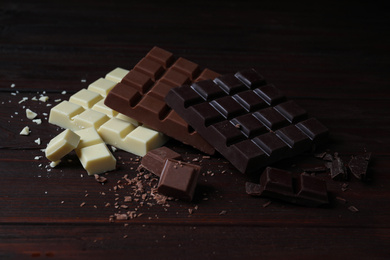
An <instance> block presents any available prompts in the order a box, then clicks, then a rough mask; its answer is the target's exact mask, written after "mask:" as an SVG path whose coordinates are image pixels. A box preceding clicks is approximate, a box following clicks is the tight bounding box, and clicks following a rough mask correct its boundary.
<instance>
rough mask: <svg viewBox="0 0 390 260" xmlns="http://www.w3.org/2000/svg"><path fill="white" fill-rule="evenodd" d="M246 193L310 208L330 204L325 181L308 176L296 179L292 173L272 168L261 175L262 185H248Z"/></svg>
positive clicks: (304, 175)
mask: <svg viewBox="0 0 390 260" xmlns="http://www.w3.org/2000/svg"><path fill="white" fill-rule="evenodd" d="M246 192H247V193H248V194H250V195H254V196H265V197H269V198H274V199H280V200H283V201H287V202H290V203H294V204H299V205H304V206H309V207H316V206H320V205H323V204H328V191H327V188H326V182H325V181H323V180H320V179H318V178H316V177H312V176H309V175H306V174H301V175H300V176H299V177H298V178H295V177H293V175H292V173H291V172H288V171H284V170H280V169H276V168H271V167H267V168H266V169H265V171H264V172H263V174H262V175H261V177H260V184H253V183H246Z"/></svg>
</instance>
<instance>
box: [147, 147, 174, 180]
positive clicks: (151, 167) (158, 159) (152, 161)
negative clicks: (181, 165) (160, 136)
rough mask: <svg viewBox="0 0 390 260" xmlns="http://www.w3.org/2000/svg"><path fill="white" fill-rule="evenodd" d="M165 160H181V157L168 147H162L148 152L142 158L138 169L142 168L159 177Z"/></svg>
mask: <svg viewBox="0 0 390 260" xmlns="http://www.w3.org/2000/svg"><path fill="white" fill-rule="evenodd" d="M167 159H175V160H179V159H181V155H180V154H178V153H177V152H175V151H173V150H171V149H169V148H168V147H165V146H162V147H159V148H156V149H153V150H151V151H149V152H148V153H147V154H146V155H145V156H144V157H142V160H141V164H140V167H139V168H140V169H142V168H144V169H146V170H148V171H150V172H151V173H153V174H155V175H157V176H160V175H161V172H162V170H163V168H164V165H165V161H166V160H167Z"/></svg>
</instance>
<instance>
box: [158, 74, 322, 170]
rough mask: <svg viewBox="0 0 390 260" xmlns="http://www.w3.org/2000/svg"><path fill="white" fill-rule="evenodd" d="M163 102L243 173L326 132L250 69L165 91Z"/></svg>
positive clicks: (286, 154) (295, 151) (306, 147)
mask: <svg viewBox="0 0 390 260" xmlns="http://www.w3.org/2000/svg"><path fill="white" fill-rule="evenodd" d="M165 100H166V102H167V104H168V105H169V106H171V107H172V108H173V109H174V110H175V111H176V112H177V113H178V114H179V115H180V116H181V117H182V118H184V119H185V120H186V121H187V122H188V123H189V124H190V125H191V126H192V127H193V128H194V129H195V130H196V131H198V133H199V134H201V135H202V137H203V138H204V139H206V140H207V141H208V142H209V143H210V144H211V145H213V146H214V148H215V149H216V150H217V151H219V152H220V153H221V154H222V155H223V156H224V157H225V158H226V159H228V160H229V161H230V162H231V163H232V164H233V165H234V166H235V167H236V168H237V169H238V170H239V171H241V172H243V173H253V172H258V171H259V170H260V169H261V168H262V167H264V166H266V165H269V164H271V163H274V162H276V161H278V160H281V159H284V158H287V157H291V156H294V155H298V154H300V153H302V152H304V151H305V150H309V149H311V148H312V146H313V145H315V144H318V143H320V142H323V141H324V140H325V139H326V136H327V134H328V129H327V128H326V127H325V126H324V125H322V124H321V123H320V122H319V121H318V120H317V119H315V118H313V117H309V116H308V114H307V112H306V111H305V110H304V109H303V108H301V107H300V106H299V105H298V104H296V103H295V102H294V101H292V100H287V99H286V97H285V96H284V95H283V93H282V92H281V91H280V90H279V89H277V88H276V87H275V86H274V85H272V84H266V81H265V79H264V78H263V77H262V76H261V75H260V74H258V73H257V72H256V71H255V70H254V69H247V70H242V71H239V72H237V73H235V74H227V75H223V76H220V77H217V78H216V79H214V80H204V81H199V82H195V83H192V84H191V85H189V84H186V85H183V86H180V87H177V88H174V89H171V90H170V92H169V93H168V94H167V96H166V99H165Z"/></svg>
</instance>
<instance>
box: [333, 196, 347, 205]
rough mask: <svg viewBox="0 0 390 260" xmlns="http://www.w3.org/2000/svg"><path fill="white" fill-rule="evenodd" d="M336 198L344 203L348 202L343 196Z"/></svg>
mask: <svg viewBox="0 0 390 260" xmlns="http://www.w3.org/2000/svg"><path fill="white" fill-rule="evenodd" d="M336 199H337V200H338V201H340V202H343V203H344V204H345V203H347V200H346V199H344V198H342V197H336Z"/></svg>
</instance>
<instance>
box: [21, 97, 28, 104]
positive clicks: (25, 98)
mask: <svg viewBox="0 0 390 260" xmlns="http://www.w3.org/2000/svg"><path fill="white" fill-rule="evenodd" d="M27 100H28V97H23V98H22V100H20V101H19V104H21V103H23V102H24V101H27Z"/></svg>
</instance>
